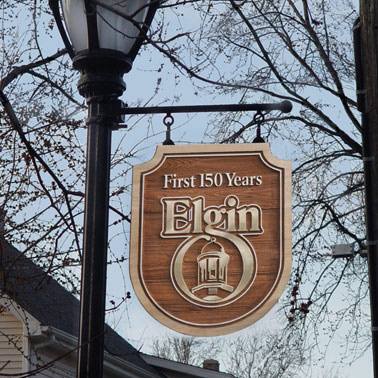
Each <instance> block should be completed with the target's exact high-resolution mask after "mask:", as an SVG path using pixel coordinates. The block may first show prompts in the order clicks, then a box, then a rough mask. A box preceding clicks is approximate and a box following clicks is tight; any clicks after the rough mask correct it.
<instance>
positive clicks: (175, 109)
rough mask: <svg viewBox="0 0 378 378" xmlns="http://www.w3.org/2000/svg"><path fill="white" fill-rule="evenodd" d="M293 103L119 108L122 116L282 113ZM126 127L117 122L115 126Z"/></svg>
mask: <svg viewBox="0 0 378 378" xmlns="http://www.w3.org/2000/svg"><path fill="white" fill-rule="evenodd" d="M292 108H293V105H292V103H291V102H290V101H288V100H284V101H282V102H278V103H266V104H223V105H184V106H152V107H136V108H129V107H128V106H127V105H125V106H123V107H122V108H121V109H120V114H121V115H122V117H124V116H125V115H132V114H159V113H160V114H164V113H165V114H167V115H168V114H169V115H171V114H172V113H212V112H248V111H254V112H260V113H261V112H264V111H265V112H270V111H273V110H278V111H281V112H282V113H290V112H291V110H292ZM124 127H127V126H126V125H125V124H119V125H117V126H116V127H115V128H124Z"/></svg>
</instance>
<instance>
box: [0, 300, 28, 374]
mask: <svg viewBox="0 0 378 378" xmlns="http://www.w3.org/2000/svg"><path fill="white" fill-rule="evenodd" d="M22 346H23V339H22V323H21V322H20V321H19V320H18V319H17V318H16V317H15V316H14V315H13V314H12V313H11V312H10V311H8V310H6V309H5V308H3V307H0V373H1V374H6V373H7V374H8V373H13V374H16V373H21V372H22V360H23V350H22Z"/></svg>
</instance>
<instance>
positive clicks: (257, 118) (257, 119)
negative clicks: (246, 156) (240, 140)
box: [252, 112, 265, 143]
mask: <svg viewBox="0 0 378 378" xmlns="http://www.w3.org/2000/svg"><path fill="white" fill-rule="evenodd" d="M264 119H265V117H264V114H263V113H262V112H257V113H256V114H255V116H254V117H253V121H254V122H256V123H257V128H256V138H255V139H253V141H252V143H265V140H264V139H263V138H262V137H261V124H262V123H263V122H264Z"/></svg>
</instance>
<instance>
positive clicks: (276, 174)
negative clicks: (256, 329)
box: [130, 143, 291, 336]
mask: <svg viewBox="0 0 378 378" xmlns="http://www.w3.org/2000/svg"><path fill="white" fill-rule="evenodd" d="M290 269H291V164H290V163H289V162H287V161H283V160H280V159H277V158H276V157H274V156H273V155H272V154H271V152H270V149H269V144H267V143H256V144H232V145H230V144H228V145H216V144H212V145H190V146H160V147H158V148H157V151H156V153H155V156H154V157H153V158H152V159H151V160H150V161H148V162H147V163H144V164H140V165H137V166H135V167H134V169H133V192H132V222H131V247H130V275H131V280H132V283H133V286H134V289H135V292H136V295H137V296H138V298H139V300H140V301H141V303H142V304H143V306H144V307H145V308H146V310H147V311H148V312H149V313H150V314H151V315H152V316H153V317H154V318H156V319H157V320H158V321H159V322H161V323H162V324H164V325H166V326H168V327H170V328H172V329H174V330H176V331H178V332H181V333H185V334H189V335H194V336H217V335H223V334H227V333H231V332H234V331H237V330H240V329H242V328H244V327H247V326H249V325H251V324H252V323H253V322H255V321H256V320H258V319H259V318H261V317H262V316H263V315H264V314H266V313H267V312H268V311H269V310H270V309H271V308H272V307H273V305H274V304H275V303H276V302H277V300H278V298H279V297H280V296H281V294H282V292H283V290H284V288H285V286H286V283H287V280H288V277H289V273H290Z"/></svg>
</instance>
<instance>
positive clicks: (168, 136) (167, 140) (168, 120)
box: [163, 113, 175, 146]
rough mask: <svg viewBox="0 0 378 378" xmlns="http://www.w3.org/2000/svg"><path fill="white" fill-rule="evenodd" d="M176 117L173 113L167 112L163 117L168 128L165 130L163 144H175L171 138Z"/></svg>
mask: <svg viewBox="0 0 378 378" xmlns="http://www.w3.org/2000/svg"><path fill="white" fill-rule="evenodd" d="M174 121H175V120H174V118H173V117H172V114H171V113H167V114H166V116H165V117H164V118H163V123H164V125H165V127H166V128H167V130H166V132H165V141H164V142H163V146H173V145H174V144H175V143H174V142H173V140H172V139H171V126H172V125H173V123H174Z"/></svg>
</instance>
